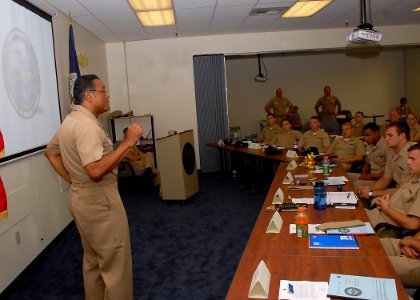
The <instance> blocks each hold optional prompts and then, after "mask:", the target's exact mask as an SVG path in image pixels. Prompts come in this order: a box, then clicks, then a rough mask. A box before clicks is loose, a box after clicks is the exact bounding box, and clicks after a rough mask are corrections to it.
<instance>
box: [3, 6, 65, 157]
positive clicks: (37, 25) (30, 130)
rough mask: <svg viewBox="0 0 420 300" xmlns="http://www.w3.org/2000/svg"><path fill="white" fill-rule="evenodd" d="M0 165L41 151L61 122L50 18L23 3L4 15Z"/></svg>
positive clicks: (8, 10)
mask: <svg viewBox="0 0 420 300" xmlns="http://www.w3.org/2000/svg"><path fill="white" fill-rule="evenodd" d="M0 19H1V26H0V64H1V67H0V163H3V162H5V161H8V160H11V159H15V158H17V157H20V156H23V155H27V154H29V153H32V152H35V151H38V150H41V149H42V148H44V147H45V145H46V144H47V143H48V141H49V140H50V139H51V137H52V136H53V134H54V133H55V131H56V130H57V129H58V127H59V126H60V123H61V115H60V104H59V97H58V88H57V73H56V67H55V56H54V40H53V28H52V19H51V16H50V15H48V14H46V13H44V12H42V11H40V10H39V9H37V8H36V7H34V6H33V5H32V4H30V3H27V2H25V1H23V0H15V1H12V0H2V3H1V10H0Z"/></svg>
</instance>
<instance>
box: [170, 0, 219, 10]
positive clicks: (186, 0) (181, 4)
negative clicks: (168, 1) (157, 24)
mask: <svg viewBox="0 0 420 300" xmlns="http://www.w3.org/2000/svg"><path fill="white" fill-rule="evenodd" d="M172 3H173V5H174V8H175V9H184V8H196V7H215V6H216V0H200V1H197V0H172Z"/></svg>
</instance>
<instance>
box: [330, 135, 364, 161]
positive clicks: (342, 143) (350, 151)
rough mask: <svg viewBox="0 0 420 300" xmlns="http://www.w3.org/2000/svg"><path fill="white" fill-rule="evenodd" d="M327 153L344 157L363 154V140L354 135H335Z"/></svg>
mask: <svg viewBox="0 0 420 300" xmlns="http://www.w3.org/2000/svg"><path fill="white" fill-rule="evenodd" d="M328 153H329V154H331V155H337V156H338V157H340V158H346V157H350V156H354V155H362V156H363V155H364V154H365V145H364V144H363V142H362V141H361V140H360V139H359V138H356V137H350V138H346V139H345V138H342V137H337V138H336V139H335V140H334V142H333V143H332V144H331V147H330V149H328Z"/></svg>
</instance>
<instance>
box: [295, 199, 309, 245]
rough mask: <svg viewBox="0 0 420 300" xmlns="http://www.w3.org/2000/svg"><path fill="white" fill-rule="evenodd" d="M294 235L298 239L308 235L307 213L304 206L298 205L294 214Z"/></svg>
mask: <svg viewBox="0 0 420 300" xmlns="http://www.w3.org/2000/svg"><path fill="white" fill-rule="evenodd" d="M295 222H296V236H297V237H298V238H300V239H304V238H307V237H308V213H307V212H306V207H304V206H299V207H298V210H297V213H296V216H295Z"/></svg>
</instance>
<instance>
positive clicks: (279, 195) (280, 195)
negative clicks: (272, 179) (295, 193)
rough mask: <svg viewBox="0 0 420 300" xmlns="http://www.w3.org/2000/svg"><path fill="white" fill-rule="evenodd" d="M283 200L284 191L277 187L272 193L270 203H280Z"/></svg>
mask: <svg viewBox="0 0 420 300" xmlns="http://www.w3.org/2000/svg"><path fill="white" fill-rule="evenodd" d="M283 200H284V193H283V190H282V189H281V188H278V189H277V192H276V194H275V195H274V198H273V202H272V204H282V203H283Z"/></svg>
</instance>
